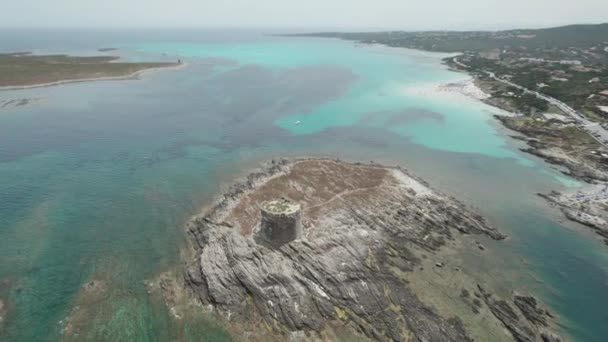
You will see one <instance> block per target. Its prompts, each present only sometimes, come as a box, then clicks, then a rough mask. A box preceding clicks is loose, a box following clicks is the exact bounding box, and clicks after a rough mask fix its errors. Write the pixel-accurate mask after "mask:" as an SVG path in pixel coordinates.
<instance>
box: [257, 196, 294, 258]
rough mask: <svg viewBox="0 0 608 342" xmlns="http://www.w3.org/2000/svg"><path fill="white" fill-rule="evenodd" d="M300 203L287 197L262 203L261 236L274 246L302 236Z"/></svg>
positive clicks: (277, 246) (279, 245)
mask: <svg viewBox="0 0 608 342" xmlns="http://www.w3.org/2000/svg"><path fill="white" fill-rule="evenodd" d="M300 209H301V207H300V205H299V204H297V203H294V202H291V201H289V200H287V199H285V198H282V199H280V200H274V201H270V202H266V203H264V204H263V205H262V221H261V222H260V232H259V235H260V236H259V237H260V238H261V240H262V241H264V242H266V243H268V244H269V245H271V246H272V247H274V248H279V247H281V246H282V245H284V244H286V243H289V242H291V241H293V240H297V239H301V238H302V223H301V222H300Z"/></svg>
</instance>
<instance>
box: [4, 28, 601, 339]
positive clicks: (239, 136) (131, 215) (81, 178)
mask: <svg viewBox="0 0 608 342" xmlns="http://www.w3.org/2000/svg"><path fill="white" fill-rule="evenodd" d="M265 33H268V32H250V31H239V30H232V31H221V30H217V31H152V30H148V31H145V30H142V31H75V30H72V31H70V30H64V31H38V30H29V31H24V30H12V31H0V52H1V51H34V52H36V53H57V52H61V53H73V54H79V55H91V54H97V53H98V52H96V49H98V48H101V47H117V48H119V50H118V51H114V52H110V54H112V53H116V54H119V55H120V56H121V57H123V59H125V60H170V61H174V60H177V59H178V58H179V59H181V60H182V61H184V62H185V66H184V67H182V68H179V69H171V70H162V71H158V72H151V73H146V74H144V75H143V76H142V77H141V79H139V80H128V81H104V82H89V83H74V84H66V85H61V86H55V87H46V88H34V89H27V90H18V91H0V107H1V108H0V300H2V301H3V302H4V304H5V308H6V310H7V315H6V317H5V319H4V322H2V323H1V326H0V340H2V341H47V340H48V341H55V340H58V339H60V338H61V331H62V329H63V328H64V325H65V319H66V317H67V316H68V314H69V313H70V311H71V310H72V307H73V306H74V305H75V301H76V298H77V296H78V293H79V290H80V288H81V286H82V285H83V284H84V283H86V282H87V281H89V280H91V279H101V280H103V281H104V282H105V283H107V284H108V286H109V291H108V292H107V294H106V295H105V296H104V298H103V299H102V300H100V301H98V302H96V303H95V310H92V314H91V317H90V324H89V326H88V327H87V333H86V334H85V335H86V336H81V337H82V340H108V341H167V340H193V341H196V340H201V339H206V340H212V341H213V340H223V339H226V335H225V334H224V333H223V332H222V331H221V329H219V328H217V327H215V326H214V325H213V323H211V322H206V321H205V322H181V323H179V324H176V323H175V322H173V321H172V319H170V317H169V313H167V312H166V311H165V310H164V309H163V306H162V305H159V303H157V302H155V301H154V300H152V299H151V298H150V297H149V295H148V294H147V292H146V288H145V284H144V282H145V281H146V280H149V279H153V278H154V277H155V276H157V275H158V274H159V273H160V272H162V271H166V270H168V269H171V268H174V267H176V266H178V265H179V263H180V255H179V250H180V247H182V246H183V245H184V241H185V238H186V237H185V234H184V230H183V224H184V222H185V221H186V220H188V218H189V217H190V216H192V215H193V214H196V213H198V212H199V210H200V208H201V207H202V206H203V205H204V204H206V203H208V202H209V201H210V200H212V199H213V197H214V196H215V195H217V194H218V193H219V192H220V191H221V189H222V188H223V187H224V186H226V185H227V184H229V183H230V182H231V180H233V179H234V178H236V177H238V176H241V175H243V174H246V172H247V170H249V169H250V168H251V167H253V166H255V165H258V163H259V162H260V161H263V160H268V159H271V158H278V157H282V156H284V157H290V156H330V157H340V158H343V159H352V160H360V161H369V160H374V161H378V162H384V163H389V164H400V165H402V166H405V167H406V168H408V169H410V170H412V171H413V172H414V173H416V174H417V175H419V176H421V177H423V178H425V179H427V180H428V181H429V182H430V183H432V184H434V185H435V186H436V187H438V188H440V189H441V190H443V191H445V192H448V193H450V194H453V195H455V196H457V197H459V198H461V199H463V200H464V201H466V202H467V203H469V204H470V205H471V206H474V207H475V208H477V209H478V210H479V211H480V212H481V213H482V214H483V215H485V216H486V217H488V218H489V219H490V220H491V222H492V223H493V224H494V225H496V226H497V227H498V228H499V229H501V230H502V231H503V232H505V233H507V234H508V235H509V236H510V238H509V239H508V240H506V241H503V242H499V243H491V242H487V243H488V244H491V247H492V248H493V249H494V250H496V253H497V255H499V258H498V259H499V260H497V262H496V267H503V268H504V271H505V274H509V282H510V285H513V286H515V287H517V288H518V289H519V290H529V291H531V292H533V293H534V294H536V295H538V296H539V297H540V298H542V300H543V301H544V302H545V303H547V304H548V305H549V306H550V308H551V310H552V311H553V312H554V313H556V314H557V315H558V316H559V317H560V318H561V321H562V322H563V327H562V328H563V329H562V331H561V333H563V334H566V335H568V336H569V337H570V338H571V339H572V340H575V341H597V342H603V341H606V339H607V338H608V325H606V324H605V323H606V322H608V309H607V308H608V295H607V293H608V266H607V265H608V248H606V246H605V245H604V243H603V242H602V241H600V240H599V239H597V238H596V237H595V236H594V235H593V233H591V232H589V231H588V230H586V229H584V228H581V227H579V226H577V225H575V224H571V223H568V222H564V221H563V218H562V217H561V216H560V215H559V214H558V213H557V212H556V211H555V210H554V209H552V208H550V207H549V206H548V205H547V204H546V203H544V201H543V200H542V199H540V198H539V197H537V196H536V195H535V194H536V193H538V192H547V191H550V190H552V189H557V190H560V189H562V190H563V189H565V188H573V187H575V186H577V182H575V181H573V180H571V179H568V178H567V177H565V176H562V175H560V174H559V173H558V172H557V171H554V170H552V169H551V168H549V167H548V166H547V165H546V164H545V163H544V162H542V161H541V160H539V159H536V158H534V157H532V156H529V155H525V154H523V153H520V152H519V151H518V148H519V147H520V146H521V145H520V143H519V142H517V141H516V140H514V139H512V138H510V137H509V135H510V134H512V132H508V131H506V130H505V129H503V128H501V127H500V126H499V124H498V123H497V122H496V121H495V120H494V119H493V117H492V115H493V114H496V113H499V112H500V111H499V110H497V109H495V108H492V107H489V106H487V105H484V104H482V103H481V102H479V101H477V100H474V99H471V98H467V97H464V96H460V95H458V94H448V93H436V92H433V91H432V89H433V87H434V86H435V85H437V84H440V83H445V82H453V81H460V80H464V79H466V78H467V76H466V75H463V74H459V73H455V72H451V71H449V70H447V69H446V67H445V66H443V65H442V64H441V58H442V57H443V55H440V54H431V53H426V52H421V51H413V50H405V49H393V48H387V47H381V46H359V45H357V44H354V43H352V42H345V41H338V40H331V39H326V40H324V39H312V38H282V37H273V36H269V35H266V34H265ZM23 98H28V99H32V101H31V102H30V103H29V104H27V105H25V106H14V105H7V106H4V107H2V105H1V104H2V103H3V102H2V101H6V100H14V99H23ZM297 121H299V124H296V122H297ZM496 273H497V272H492V273H491V275H490V274H488V276H489V277H490V276H492V277H493V276H494V274H496ZM498 273H500V272H498Z"/></svg>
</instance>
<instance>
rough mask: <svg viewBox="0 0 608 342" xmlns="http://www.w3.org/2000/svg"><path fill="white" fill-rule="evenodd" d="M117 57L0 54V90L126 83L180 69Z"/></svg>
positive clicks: (23, 53)
mask: <svg viewBox="0 0 608 342" xmlns="http://www.w3.org/2000/svg"><path fill="white" fill-rule="evenodd" d="M118 59H119V57H116V56H91V57H89V56H87V57H77V56H68V55H34V54H31V53H29V52H17V53H7V54H0V89H3V88H4V89H13V88H30V87H38V86H50V85H56V84H62V83H70V82H83V81H94V80H112V79H127V78H133V77H136V76H137V75H138V74H139V73H141V72H143V71H146V70H152V69H157V68H167V67H174V66H179V65H180V63H166V62H157V63H152V62H133V63H131V62H117V60H118Z"/></svg>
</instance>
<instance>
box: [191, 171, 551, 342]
mask: <svg viewBox="0 0 608 342" xmlns="http://www.w3.org/2000/svg"><path fill="white" fill-rule="evenodd" d="M281 197H285V198H288V199H289V200H291V201H294V202H297V203H299V204H300V205H301V215H302V217H301V219H302V225H303V228H304V229H303V230H304V231H303V234H304V237H303V238H302V239H298V240H295V241H292V242H290V243H287V244H285V245H282V246H281V247H279V248H272V247H267V246H266V245H263V244H258V243H257V242H256V241H255V236H256V234H257V231H258V230H259V223H260V204H261V203H265V202H267V201H270V200H273V199H277V198H281ZM188 230H189V232H190V234H191V236H192V238H193V240H194V242H195V245H196V248H197V253H196V255H197V258H196V260H195V261H194V262H192V263H191V264H190V266H189V267H188V269H187V271H186V273H185V279H186V283H187V285H188V287H189V288H190V289H192V291H193V292H194V293H195V294H196V296H197V297H198V299H200V301H201V302H202V303H203V304H204V306H205V307H207V308H209V309H212V310H213V311H215V312H216V313H219V314H220V315H221V316H222V317H224V318H225V319H227V320H229V321H232V322H236V321H247V320H252V319H253V317H254V316H257V317H259V318H260V320H261V321H262V322H265V325H266V327H267V328H268V329H270V330H272V331H273V332H275V333H278V334H293V332H306V333H307V334H308V333H310V332H313V333H315V332H316V333H319V332H321V331H323V330H324V329H325V327H326V325H327V324H328V322H330V321H337V322H345V323H346V322H348V324H350V325H351V326H353V327H354V328H355V329H356V331H358V333H360V334H362V335H365V336H367V337H368V338H372V339H380V340H387V339H388V340H394V341H468V340H472V338H471V336H470V335H469V334H468V333H467V331H466V329H465V326H464V324H463V323H462V321H461V319H460V318H459V317H456V316H452V317H442V316H440V315H439V314H437V313H436V311H435V310H434V309H433V308H432V307H430V306H428V305H426V304H425V303H423V302H422V301H421V300H420V299H419V298H418V297H417V296H416V294H415V293H414V292H413V291H412V290H411V288H410V287H409V286H408V281H407V279H406V277H404V276H403V275H404V274H407V273H409V272H411V271H413V270H414V269H415V268H416V267H420V265H421V260H420V257H419V255H421V254H428V255H433V253H434V252H435V251H438V250H440V249H441V248H443V247H444V246H445V245H446V243H448V242H449V241H452V240H454V239H457V238H458V237H460V236H463V235H469V234H477V235H486V236H488V237H490V238H492V239H495V240H501V239H504V238H505V236H504V235H503V234H501V233H499V232H498V231H496V230H495V229H493V228H492V227H491V226H489V225H488V224H487V223H486V222H485V220H484V219H483V218H482V217H480V216H479V215H477V214H474V213H472V212H470V211H469V210H468V209H467V208H466V207H465V205H463V204H462V203H460V202H458V201H456V200H455V199H453V198H450V197H449V196H446V195H444V194H442V193H439V192H438V191H435V190H433V189H431V188H430V187H429V186H428V185H427V184H426V183H424V182H423V181H421V180H418V179H416V178H414V177H412V176H410V175H408V173H407V172H406V171H404V170H402V169H400V168H388V167H382V166H377V165H362V164H351V163H345V162H340V161H334V160H298V161H293V162H287V161H280V162H273V163H272V164H270V165H269V166H268V167H267V168H266V169H264V170H262V171H259V172H256V173H254V174H252V175H250V176H249V177H248V178H247V179H246V180H245V181H244V182H242V183H239V184H237V185H236V186H234V187H233V188H232V189H230V190H229V191H228V192H227V193H226V194H225V195H224V197H223V198H222V199H221V200H220V201H219V202H218V203H217V204H216V205H215V206H214V207H212V208H211V209H209V210H208V211H207V212H206V213H204V214H203V215H201V216H199V217H196V218H195V219H193V220H192V221H191V222H190V224H189V227H188ZM472 246H473V247H472V248H475V247H474V246H475V245H474V244H473V245H472ZM425 257H426V256H425ZM455 297H458V293H455ZM484 301H485V302H486V303H488V300H487V299H486V298H484ZM479 305H482V304H481V303H479ZM492 306H497V308H498V309H491V310H492V312H495V311H496V310H498V311H496V312H500V314H499V315H500V316H505V317H507V320H513V318H512V317H511V316H513V315H514V316H515V317H517V314H513V315H512V312H511V311H513V309H512V308H511V307H510V306H509V307H508V308H507V307H506V306H505V307H504V308H503V307H502V305H500V304H498V305H494V303H493V304H492ZM499 319H500V317H499ZM522 329H528V328H527V326H526V328H522ZM290 336H293V335H290ZM522 336H530V338H532V339H530V340H531V341H534V340H535V339H534V338H536V337H537V336H540V335H537V334H536V332H535V331H527V330H523V331H522ZM521 340H526V339H525V338H524V339H521Z"/></svg>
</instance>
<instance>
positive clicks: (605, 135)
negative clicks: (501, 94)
mask: <svg viewBox="0 0 608 342" xmlns="http://www.w3.org/2000/svg"><path fill="white" fill-rule="evenodd" d="M452 60H453V61H454V63H455V64H457V65H458V66H461V67H463V68H469V66H467V65H466V64H463V63H462V62H460V61H459V60H458V58H456V57H454V58H453V59H452ZM482 71H483V72H484V73H486V74H487V75H488V76H490V77H491V78H493V79H495V80H496V81H499V82H502V83H504V84H507V85H510V86H512V87H515V88H517V89H520V90H522V91H523V92H524V93H527V94H532V95H535V96H536V97H538V98H539V99H542V100H545V101H547V102H549V103H550V104H552V105H554V106H556V107H557V108H559V109H561V110H562V111H563V112H564V113H566V114H567V115H569V116H570V117H571V118H572V119H574V121H575V122H576V124H577V127H578V128H579V129H581V130H582V131H584V132H586V133H588V134H589V135H590V136H591V137H592V138H593V139H595V140H596V141H597V142H598V143H600V144H601V145H602V146H604V147H606V148H608V130H606V129H605V128H604V127H602V126H600V124H598V123H597V122H593V121H591V120H589V119H587V118H586V117H584V116H583V115H581V114H580V113H579V112H577V111H576V110H575V109H574V108H572V107H570V106H568V105H567V104H565V103H564V102H562V101H560V100H558V99H556V98H553V97H551V96H548V95H545V94H541V93H539V92H538V91H535V90H530V89H528V88H526V87H523V86H520V85H519V84H515V83H513V82H511V81H509V80H505V79H503V78H500V77H498V76H496V74H494V73H493V72H490V71H485V70H482Z"/></svg>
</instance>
